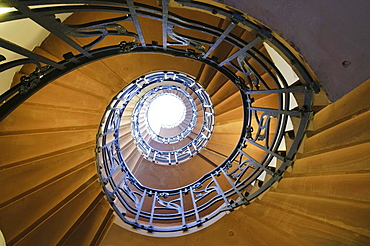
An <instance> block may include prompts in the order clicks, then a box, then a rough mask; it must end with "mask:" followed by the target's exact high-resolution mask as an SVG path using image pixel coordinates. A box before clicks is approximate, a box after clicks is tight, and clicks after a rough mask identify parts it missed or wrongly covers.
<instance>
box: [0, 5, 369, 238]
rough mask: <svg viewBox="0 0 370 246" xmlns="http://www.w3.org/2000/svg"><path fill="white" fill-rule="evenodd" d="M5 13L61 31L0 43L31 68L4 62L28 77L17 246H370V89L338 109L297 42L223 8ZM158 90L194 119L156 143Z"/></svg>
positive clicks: (7, 231) (14, 200)
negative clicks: (38, 39) (153, 123)
mask: <svg viewBox="0 0 370 246" xmlns="http://www.w3.org/2000/svg"><path fill="white" fill-rule="evenodd" d="M6 2H8V4H9V5H10V6H14V7H15V8H17V9H18V11H19V12H18V11H15V12H13V13H11V14H9V15H7V17H6V18H5V17H4V19H3V20H2V22H7V21H14V20H17V19H22V18H25V17H28V18H31V19H32V20H33V21H35V22H37V23H38V24H39V25H41V26H43V27H44V28H45V29H48V30H49V31H51V34H50V35H49V36H48V37H47V39H46V40H45V41H44V42H43V43H42V44H41V45H40V46H39V47H36V48H35V49H34V50H33V51H32V52H29V51H28V52H27V51H26V50H24V49H23V48H21V47H19V46H17V45H16V44H14V43H12V42H9V41H7V40H4V39H1V40H0V41H1V42H0V46H1V47H3V48H5V49H8V50H12V51H13V52H16V53H19V54H21V55H23V56H24V57H26V58H23V59H19V60H16V61H10V62H9V63H6V62H8V61H6V60H5V61H4V62H3V63H2V64H0V69H1V71H3V70H4V71H5V70H7V69H8V68H10V67H15V66H21V69H20V71H19V72H18V73H16V74H15V76H14V79H13V84H12V86H11V88H10V89H9V90H8V91H7V92H5V93H4V94H3V95H2V96H1V102H2V104H1V107H0V113H1V114H0V115H1V119H2V122H1V123H0V146H1V157H0V160H1V161H0V165H1V168H0V172H1V175H0V180H1V196H0V199H1V200H0V229H1V231H2V233H3V234H4V237H5V239H6V242H7V245H99V244H102V245H121V244H123V243H124V244H127V245H144V244H145V245H156V244H164V245H189V244H190V245H193V244H194V245H195V244H202V245H276V244H277V245H368V244H369V242H370V229H369V228H370V223H369V219H368V218H369V215H370V201H369V198H370V194H369V189H368V188H367V187H368V186H369V183H370V175H369V161H368V159H369V157H370V156H369V155H370V154H369V151H367V150H368V149H369V147H370V144H369V140H370V131H369V128H368V126H369V125H370V114H369V108H370V101H369V100H368V98H367V95H368V93H369V92H370V80H368V81H367V82H365V83H363V84H362V85H361V86H359V87H358V88H356V89H355V90H353V91H352V92H350V93H348V94H347V95H345V96H344V97H342V98H341V99H340V100H338V101H336V102H335V103H332V104H329V100H328V99H327V97H326V95H325V93H324V92H323V91H322V88H320V86H319V84H318V82H315V81H317V80H316V77H315V76H314V74H313V73H312V72H311V70H310V68H309V67H308V65H307V64H306V63H305V62H304V60H303V59H302V58H301V57H300V56H298V55H297V54H296V51H295V50H294V49H293V48H292V47H291V46H289V45H288V44H287V43H286V42H285V41H284V40H283V39H281V38H280V37H279V36H278V35H277V34H276V33H274V32H273V31H270V30H269V29H268V28H267V27H265V26H264V25H262V24H261V23H259V22H258V21H256V20H254V19H253V18H251V17H249V16H246V15H244V14H242V13H241V12H238V11H237V10H235V9H233V8H230V7H227V6H225V5H223V4H220V3H216V2H212V4H210V3H209V2H208V1H199V2H198V1H166V0H164V1H135V2H133V1H124V2H119V1H82V2H81V1H79V2H76V1H63V2H65V3H64V5H59V6H54V5H49V6H48V4H51V3H52V1H50V2H49V1H45V2H44V4H45V6H44V5H43V6H38V5H39V4H40V3H39V2H37V1H6ZM35 6H37V7H38V8H35ZM71 12H73V14H72V15H71V16H70V17H68V18H67V19H66V20H65V21H64V22H63V25H62V24H61V23H60V22H58V21H57V20H56V19H55V17H54V14H60V13H71ZM61 27H63V28H61ZM286 67H288V68H286ZM320 89H321V91H320ZM163 95H172V96H174V97H176V98H178V99H179V100H181V101H183V102H184V107H185V108H186V110H185V112H184V115H183V118H182V120H181V122H180V123H179V124H176V126H167V127H162V128H161V130H160V131H159V132H154V131H153V129H151V127H150V123H148V119H147V117H148V116H147V115H146V114H147V110H146V109H147V108H149V107H150V105H151V103H152V102H153V101H154V100H155V99H156V98H158V97H160V96H163ZM313 116H314V117H313ZM308 124H309V125H308ZM348 129H350V130H348ZM301 142H302V143H301ZM282 178H283V179H282ZM280 180H281V182H280Z"/></svg>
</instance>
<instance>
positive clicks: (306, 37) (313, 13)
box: [215, 0, 370, 101]
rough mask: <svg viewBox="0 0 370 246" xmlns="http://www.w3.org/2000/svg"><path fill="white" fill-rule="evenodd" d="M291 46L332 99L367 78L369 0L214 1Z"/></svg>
mask: <svg viewBox="0 0 370 246" xmlns="http://www.w3.org/2000/svg"><path fill="white" fill-rule="evenodd" d="M215 1H217V2H220V3H225V4H227V5H230V6H232V7H235V8H238V9H240V10H241V11H243V12H244V13H247V14H248V15H250V16H252V17H254V18H255V19H257V20H259V21H261V22H262V23H264V24H265V25H267V26H268V27H270V28H271V29H272V30H275V31H277V32H278V33H279V34H280V35H281V36H282V37H283V38H284V39H285V40H287V41H288V42H289V43H292V44H294V47H295V48H296V50H297V51H298V52H300V53H301V54H302V55H303V56H304V58H305V59H306V61H307V62H308V64H309V65H310V67H311V68H312V69H313V71H314V72H315V74H316V75H317V76H318V78H319V82H321V84H322V86H323V87H324V89H325V90H326V92H327V94H328V96H329V98H330V100H332V101H336V100H338V99H339V98H341V97H342V96H343V95H345V94H347V93H348V92H350V91H351V90H353V89H354V88H355V87H357V86H358V85H360V84H361V83H363V82H365V81H366V80H367V79H369V78H370V1H369V0H355V1H349V0H316V1H308V0H215Z"/></svg>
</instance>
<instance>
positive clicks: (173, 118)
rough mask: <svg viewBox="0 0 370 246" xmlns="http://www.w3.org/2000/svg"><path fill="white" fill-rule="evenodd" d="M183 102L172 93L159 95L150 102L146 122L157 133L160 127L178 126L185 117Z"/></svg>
mask: <svg viewBox="0 0 370 246" xmlns="http://www.w3.org/2000/svg"><path fill="white" fill-rule="evenodd" d="M185 111H186V107H185V105H184V102H183V101H182V100H181V99H180V98H179V97H177V96H175V95H173V94H163V95H160V96H158V97H156V98H154V100H153V101H152V102H151V103H150V105H149V108H148V123H149V125H150V128H152V130H153V131H154V132H155V133H156V134H158V135H159V133H160V130H161V128H162V127H163V128H172V127H176V126H178V125H179V124H180V123H181V122H182V121H183V120H184V118H185Z"/></svg>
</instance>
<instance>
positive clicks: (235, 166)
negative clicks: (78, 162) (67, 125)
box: [0, 0, 317, 232]
mask: <svg viewBox="0 0 370 246" xmlns="http://www.w3.org/2000/svg"><path fill="white" fill-rule="evenodd" d="M4 2H5V3H7V5H9V6H13V7H15V8H16V9H17V10H16V11H13V12H11V13H9V14H8V15H6V16H5V17H4V18H2V19H1V20H0V22H2V23H4V22H7V21H14V20H19V19H25V18H30V19H31V20H32V21H34V22H36V23H37V24H39V25H40V26H41V27H43V28H45V29H46V30H48V31H50V32H51V33H52V34H54V35H56V36H57V37H58V38H60V39H61V40H62V41H64V42H65V43H66V44H68V45H69V46H70V47H71V49H72V48H73V49H75V50H77V52H79V54H77V55H74V54H72V53H66V54H65V55H64V59H63V60H61V61H59V62H55V61H52V60H50V59H48V58H46V57H44V56H42V55H39V54H36V53H34V52H32V51H29V50H27V49H25V48H22V47H20V46H18V45H16V44H14V43H12V42H10V41H7V40H4V39H2V38H0V46H1V47H2V48H4V49H7V50H10V51H12V52H15V53H17V54H19V55H21V56H23V57H25V58H22V59H16V60H13V61H5V62H3V63H2V64H1V65H0V72H2V71H6V70H8V69H10V68H13V67H16V66H20V65H23V64H28V63H32V64H36V65H37V66H36V70H35V71H34V72H33V73H31V74H29V75H28V76H24V77H22V78H21V80H20V83H18V84H17V85H15V86H14V87H12V88H10V89H9V90H8V91H7V92H5V93H4V94H3V95H1V96H0V101H1V102H2V104H1V106H0V120H2V119H4V118H5V117H6V116H7V115H8V114H10V113H11V112H12V111H13V110H14V109H15V108H16V107H18V106H19V105H21V104H22V103H23V102H24V101H25V100H26V99H27V98H29V97H30V96H31V95H33V94H34V93H36V92H37V91H38V90H40V89H41V88H42V87H44V86H45V85H47V84H48V83H50V82H51V81H53V80H55V79H56V78H58V77H60V76H62V75H64V74H66V73H68V72H70V71H73V70H74V69H76V68H78V67H80V66H83V65H85V64H88V63H90V62H93V61H96V60H100V59H103V58H106V57H110V56H116V55H125V54H136V53H143V54H150V53H153V54H156V53H159V54H167V55H172V56H178V57H183V58H188V59H193V60H196V61H199V62H201V63H203V64H205V66H209V67H212V68H213V69H215V70H217V71H218V72H220V73H222V74H223V75H224V76H225V77H226V78H227V79H228V80H230V81H231V82H233V83H234V84H235V86H236V87H237V88H238V89H239V92H240V96H241V98H242V102H243V112H244V116H243V117H244V122H243V129H242V131H241V135H240V139H239V141H238V142H236V143H235V148H234V150H233V151H232V153H231V154H230V155H229V156H225V160H224V161H223V162H222V163H217V167H215V168H214V169H213V170H212V171H210V172H208V173H205V174H204V175H203V176H202V177H201V178H200V179H198V180H197V181H196V182H194V183H191V184H188V185H185V186H183V187H179V188H177V189H172V190H159V189H153V188H151V187H146V186H143V185H142V184H141V183H140V182H139V181H138V180H137V179H136V178H135V176H134V175H133V174H132V173H131V171H130V170H129V168H128V166H127V163H126V161H125V159H124V158H123V156H122V153H121V151H120V146H119V144H118V142H117V134H118V133H117V127H119V122H120V116H121V113H122V111H121V109H122V107H123V106H124V103H125V102H126V101H127V99H128V98H130V97H133V96H134V95H136V94H137V90H138V88H139V86H138V84H137V83H133V84H130V85H129V86H128V87H127V88H126V90H125V93H122V94H119V95H118V96H117V98H119V99H116V100H113V101H112V103H111V104H110V110H109V111H107V113H106V115H105V117H104V119H103V121H102V123H101V126H100V132H99V135H98V138H97V166H98V172H99V176H100V179H101V181H102V186H103V189H104V191H105V193H106V194H107V197H108V200H109V202H110V203H111V205H112V207H113V208H114V209H115V210H116V212H117V214H118V215H119V216H120V217H121V218H122V220H123V221H125V222H126V223H127V224H129V225H132V226H133V227H135V228H141V229H144V230H147V231H149V232H154V231H156V232H175V231H187V230H191V228H197V227H199V226H201V225H204V224H207V223H210V222H212V221H213V220H214V219H216V218H218V216H219V215H221V214H223V213H225V212H227V211H232V210H233V209H235V208H237V207H238V206H241V205H246V204H248V203H250V202H251V201H253V200H254V199H255V198H257V197H258V196H259V195H260V194H262V193H263V192H264V191H266V190H267V189H268V188H269V187H270V186H271V185H272V184H273V183H274V182H276V181H278V180H279V179H280V178H281V176H282V174H283V173H284V171H285V170H286V169H287V168H288V167H289V166H290V165H291V164H292V162H293V160H294V156H295V153H296V152H297V149H298V146H299V143H300V142H301V140H302V138H303V135H304V132H305V129H306V125H307V122H308V120H309V118H310V108H311V100H312V92H313V91H317V84H316V83H315V82H314V81H313V79H312V78H311V76H310V74H309V73H308V72H307V70H306V68H305V66H304V65H303V64H302V63H301V62H300V59H298V58H297V57H296V56H295V55H293V54H292V52H291V51H290V49H289V48H287V47H286V46H285V45H283V44H282V43H281V42H280V41H279V38H278V37H276V36H275V35H274V34H272V33H271V32H270V31H269V30H268V29H266V28H265V27H264V26H262V25H260V24H258V23H255V22H252V21H250V20H249V19H248V18H246V16H245V15H243V14H241V13H239V12H236V11H233V10H230V9H228V8H226V7H222V5H217V6H214V5H211V4H209V3H204V2H202V1H187V0H175V1H169V0H163V1H162V2H161V6H150V5H146V4H142V3H135V2H133V1H132V0H127V1H113V0H111V1H109V0H106V1H73V0H69V1H68V0H64V1H59V2H58V3H60V4H63V5H59V6H54V5H50V4H54V3H55V1H19V0H18V1H16V0H6V1H4ZM181 6H182V7H186V8H190V9H193V10H197V9H198V10H201V11H202V12H203V13H209V14H210V15H213V16H217V17H218V18H221V19H224V20H225V23H229V24H228V26H227V27H226V28H220V27H217V26H213V25H210V24H208V23H205V22H201V21H198V20H193V19H189V18H186V17H183V16H181V15H179V14H175V13H173V12H171V8H175V7H176V8H178V7H181ZM71 12H74V13H77V12H112V13H119V14H121V15H122V16H121V17H115V18H109V19H102V20H99V21H93V22H89V23H83V24H78V25H77V24H76V25H66V24H63V23H61V22H59V21H58V20H57V19H56V18H55V17H54V15H55V14H60V13H71ZM143 18H146V19H151V20H155V21H159V22H160V23H161V25H162V33H161V34H160V35H159V36H160V38H161V40H148V39H147V38H146V37H145V36H144V35H143V31H142V30H143V28H144V27H143V26H141V24H140V21H141V19H143ZM128 22H129V23H132V24H133V26H134V27H135V28H134V30H130V31H129V30H128V29H126V28H125V23H128ZM235 28H242V29H243V30H244V33H247V34H248V35H247V38H242V37H240V36H238V35H235V34H233V30H234V29H235ZM183 31H184V32H183ZM186 31H189V32H190V33H191V34H187V35H185V34H183V33H187V32H186ZM197 34H202V37H203V36H204V35H205V36H207V37H208V38H199V37H198V35H197ZM113 35H114V36H120V37H122V41H121V42H120V43H117V44H116V45H111V46H106V47H101V48H96V45H97V44H98V43H100V42H102V41H103V40H105V39H107V38H109V36H113ZM71 37H79V38H83V37H95V40H94V41H92V42H90V43H89V44H87V45H84V46H81V45H79V44H77V43H76V42H75V41H73V39H71ZM223 44H226V45H228V46H230V47H232V52H231V54H229V55H227V56H226V57H223V58H222V59H221V60H219V58H217V57H215V56H213V53H214V52H215V51H217V50H218V49H220V47H222V45H223ZM264 45H269V46H270V47H272V49H273V50H274V51H276V52H277V53H279V55H280V57H282V58H283V59H284V60H285V61H288V64H290V67H291V69H292V70H294V71H295V73H296V75H297V76H298V80H297V81H296V82H294V83H293V84H290V83H288V81H287V80H286V78H285V76H284V75H283V72H282V71H280V69H279V68H278V67H277V65H276V64H275V62H274V60H273V59H271V58H270V57H269V55H268V54H266V53H264V52H261V51H260V47H262V46H264ZM4 59H6V57H2V60H4ZM42 64H46V65H42ZM297 93H300V94H301V96H302V97H301V98H302V99H301V100H300V101H299V102H298V103H297V105H296V106H294V107H292V106H291V105H292V104H291V102H292V100H293V99H292V94H297ZM264 95H272V97H274V98H276V100H275V102H276V104H274V105H275V106H271V107H262V106H258V105H256V103H255V101H256V99H258V98H260V97H262V96H264ZM292 118H294V122H295V126H296V127H295V129H294V132H292V130H291V129H290V128H288V123H289V122H290V121H291V119H292ZM288 131H289V134H288ZM287 135H289V138H290V142H291V143H290V144H289V146H288V147H287V148H286V150H284V151H281V150H280V146H281V145H282V144H283V141H284V139H285V138H287ZM251 148H252V149H253V148H254V149H258V150H260V151H262V152H263V153H264V154H263V155H262V156H259V157H258V158H257V157H256V156H253V154H251V152H250V151H249V150H250V149H251Z"/></svg>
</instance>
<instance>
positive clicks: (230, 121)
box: [0, 11, 370, 245]
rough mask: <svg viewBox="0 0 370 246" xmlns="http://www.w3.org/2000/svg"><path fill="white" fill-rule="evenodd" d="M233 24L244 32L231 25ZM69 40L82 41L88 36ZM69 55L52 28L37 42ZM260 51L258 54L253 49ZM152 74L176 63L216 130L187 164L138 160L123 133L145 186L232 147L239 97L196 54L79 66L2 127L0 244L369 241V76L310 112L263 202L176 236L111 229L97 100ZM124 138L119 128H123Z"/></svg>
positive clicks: (190, 175)
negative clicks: (98, 158)
mask: <svg viewBox="0 0 370 246" xmlns="http://www.w3.org/2000/svg"><path fill="white" fill-rule="evenodd" d="M182 14H183V15H184V14H185V15H188V16H192V14H193V13H192V12H191V11H188V12H186V13H182ZM104 15H107V16H108V14H107V13H102V14H101V16H100V17H101V18H105V17H107V16H104ZM109 16H110V17H112V16H111V15H109ZM95 18H96V16H95V15H93V14H87V15H82V14H78V15H72V16H71V17H70V18H69V19H68V20H67V22H70V23H76V22H78V21H81V22H84V21H91V20H95ZM197 18H199V19H200V20H202V19H203V21H205V20H207V22H208V23H211V24H214V25H219V26H220V27H222V28H226V27H227V26H228V23H227V22H226V21H224V20H220V19H218V18H216V17H214V18H209V17H208V16H206V15H204V16H202V14H199V13H197ZM144 22H145V20H143V25H144V26H145V23H144ZM150 24H151V23H147V26H150ZM151 26H153V25H151ZM128 28H129V27H128ZM131 28H133V27H131ZM158 28H159V27H158ZM159 30H161V29H159ZM145 32H146V33H145V36H146V37H148V39H151V40H160V38H158V37H157V36H158V34H160V31H159V32H158V30H157V29H156V28H152V29H150V28H149V29H147V30H145ZM233 32H234V34H235V35H238V36H240V35H241V36H242V37H243V38H244V39H245V40H249V39H250V37H248V34H247V33H243V31H242V30H241V28H236V29H235V30H233ZM205 38H206V37H205ZM74 40H75V41H76V42H78V43H79V44H81V45H84V44H87V43H89V41H90V40H88V39H87V40H84V39H80V38H75V39H74ZM119 41H121V38H112V39H107V41H104V42H102V43H101V44H100V45H104V46H105V45H108V44H117V43H118V42H119ZM221 50H222V51H217V52H219V53H217V54H214V55H215V56H218V57H219V58H220V59H222V58H223V57H226V56H227V55H229V54H230V53H233V52H234V51H233V50H232V47H228V46H227V45H225V47H224V48H223V49H221ZM69 51H71V50H70V47H68V46H67V45H66V44H64V43H63V42H61V41H60V40H58V39H57V38H55V37H53V36H50V37H48V39H47V40H45V42H44V43H43V44H42V45H41V47H37V48H36V49H35V52H37V53H39V54H42V55H44V56H45V57H48V58H50V59H52V60H54V61H59V60H61V59H62V55H63V54H65V53H67V52H69ZM260 51H261V52H264V53H265V54H266V55H267V53H266V50H265V48H264V47H263V46H261V47H260ZM33 70H34V67H32V66H31V65H26V66H24V67H23V68H22V70H21V71H20V72H19V73H18V74H17V75H16V76H15V80H14V81H19V77H20V76H22V75H27V74H29V73H31V72H32V71H33ZM158 70H177V71H182V72H185V73H188V74H191V75H193V76H195V77H197V78H198V80H199V82H200V83H201V84H202V85H203V86H204V88H205V89H206V90H207V91H208V93H209V94H210V96H211V98H212V101H213V104H214V106H215V111H216V127H215V132H214V134H213V136H212V139H211V141H210V142H209V144H208V145H207V148H205V149H204V150H203V151H202V152H201V153H200V155H199V156H197V157H196V158H193V159H192V160H191V161H190V162H189V163H187V164H186V165H187V166H182V165H177V166H176V165H174V166H171V167H167V166H155V165H153V164H152V163H147V162H146V161H145V160H142V158H140V157H138V156H135V153H134V151H135V148H132V149H129V146H132V144H130V143H132V142H130V138H129V137H128V142H127V144H128V145H127V147H128V148H127V151H129V152H130V153H128V155H129V156H131V157H132V158H133V159H134V158H135V161H136V162H137V163H139V162H140V164H142V165H141V168H137V169H136V174H137V177H138V178H139V180H140V179H142V180H144V179H145V180H146V182H147V185H156V186H157V188H168V187H169V184H170V186H171V185H173V187H178V186H181V185H183V184H187V183H189V182H193V181H194V180H196V179H197V178H198V177H200V176H201V175H202V174H203V173H205V172H208V171H209V170H211V169H212V168H213V165H211V163H210V162H209V160H211V162H213V163H214V164H215V163H220V161H221V160H222V158H221V156H222V155H226V156H227V155H228V154H229V153H230V152H231V151H232V149H233V147H234V145H235V142H236V141H237V140H238V139H239V133H240V130H241V125H242V113H241V112H242V104H241V100H240V96H239V92H238V90H237V88H236V87H235V86H234V85H233V84H232V83H231V82H230V81H228V80H227V79H225V77H224V76H223V75H221V74H219V73H218V72H216V71H215V70H214V69H212V68H210V67H207V66H204V65H202V64H200V63H199V62H196V61H194V60H189V59H184V58H175V57H170V56H165V55H144V54H126V55H122V56H117V57H111V58H108V59H104V60H102V61H97V62H94V63H91V64H89V65H87V66H84V67H81V68H79V69H77V70H75V71H74V72H72V73H70V74H67V75H65V76H63V77H61V78H59V79H57V80H56V81H54V82H52V83H51V84H49V85H47V86H46V87H45V88H44V89H42V90H41V91H40V92H39V93H36V94H35V95H34V96H32V97H31V98H30V99H29V100H27V101H26V102H25V103H24V104H22V105H21V106H20V107H19V108H17V109H16V110H15V111H14V112H13V113H12V114H11V115H9V117H7V118H6V119H5V120H4V121H3V122H2V123H1V124H0V146H1V156H0V183H1V196H0V229H1V230H2V232H3V234H4V236H5V238H6V241H7V243H8V245H33V244H35V243H36V244H37V245H98V244H100V243H101V242H102V245H122V242H124V243H125V245H144V244H145V245H155V244H159V243H160V244H162V245H192V244H202V245H319V244H324V245H351V244H352V245H368V244H369V243H370V231H369V228H370V227H369V222H368V221H369V220H367V218H369V217H370V216H369V215H370V203H369V199H368V198H369V197H370V194H369V189H368V188H367V187H368V186H369V182H370V181H369V180H370V179H369V178H370V177H369V161H368V160H369V151H366V150H367V149H368V148H369V147H370V145H369V140H370V131H369V128H368V126H369V125H370V124H369V123H370V122H369V121H370V114H369V107H370V104H369V100H366V99H368V98H367V95H368V94H369V93H370V82H369V81H368V82H366V83H364V84H363V85H362V86H361V87H359V88H358V89H356V90H355V91H353V92H352V93H350V94H348V95H347V96H346V97H344V98H343V99H341V100H339V101H338V102H336V103H334V104H331V105H329V106H327V107H326V108H324V109H322V110H321V111H320V112H319V113H317V114H316V116H315V118H314V121H313V122H312V124H313V126H312V131H311V132H309V135H308V137H307V139H306V141H305V143H304V151H303V153H302V154H301V155H300V157H299V159H298V160H297V161H296V163H295V165H294V168H293V170H292V172H291V173H288V174H286V175H285V178H284V179H283V181H282V182H281V183H280V185H279V187H278V188H277V189H276V190H275V191H271V192H269V193H267V194H266V195H265V196H264V198H263V200H260V201H256V202H254V203H252V204H251V205H249V206H247V207H246V208H240V209H239V210H237V211H234V212H233V213H230V214H229V215H227V216H225V217H224V218H222V219H221V220H220V221H218V222H216V223H215V224H214V225H212V226H210V227H208V228H205V229H204V230H201V231H199V232H197V233H194V234H191V235H186V236H183V237H177V238H152V237H146V236H142V235H138V234H136V233H134V232H132V231H128V230H125V229H123V228H121V227H119V226H117V225H116V224H113V226H112V223H113V220H114V216H113V211H112V209H111V208H110V207H109V204H108V202H107V201H106V200H105V198H104V195H103V193H102V189H101V187H100V184H99V182H98V177H97V174H96V167H95V152H94V150H95V139H96V133H97V129H98V127H99V124H100V120H101V118H102V116H103V114H104V111H105V108H106V107H107V105H108V104H109V102H110V100H111V99H112V97H113V96H114V95H115V94H116V93H117V92H118V91H119V90H121V89H122V88H123V87H124V86H125V85H127V84H128V83H129V82H131V81H132V80H134V79H135V78H137V77H138V76H141V75H142V74H145V73H148V72H152V71H158ZM262 76H263V75H262ZM267 82H268V81H267ZM275 101H276V99H275V98H273V96H266V97H260V98H256V102H255V105H259V106H261V107H262V106H266V105H269V104H270V103H272V104H273V103H275ZM128 127H129V125H128ZM125 134H126V135H125ZM123 136H129V132H128V131H127V129H126V132H125V133H124V134H123ZM131 141H132V140H131ZM251 153H253V156H254V157H255V158H256V159H258V156H260V155H262V154H263V153H262V151H261V150H258V149H256V150H254V152H253V151H252V152H251ZM148 166H150V168H147V167H148ZM148 173H150V174H151V175H150V176H148ZM163 173H166V175H163ZM148 177H149V178H148ZM163 177H165V180H164V179H163ZM179 177H181V178H179ZM111 226H112V227H111ZM106 234H107V237H106V238H105V240H104V241H102V240H103V238H104V236H105V235H106Z"/></svg>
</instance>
